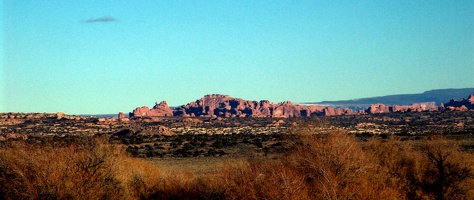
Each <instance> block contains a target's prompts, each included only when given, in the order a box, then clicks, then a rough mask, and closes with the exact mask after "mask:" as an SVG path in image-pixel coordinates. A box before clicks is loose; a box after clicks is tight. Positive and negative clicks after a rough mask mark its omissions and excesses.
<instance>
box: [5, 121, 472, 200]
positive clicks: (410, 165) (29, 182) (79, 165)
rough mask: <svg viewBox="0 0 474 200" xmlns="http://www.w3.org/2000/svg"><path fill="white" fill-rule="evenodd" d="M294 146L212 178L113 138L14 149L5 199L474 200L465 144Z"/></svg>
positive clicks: (311, 140) (319, 140)
mask: <svg viewBox="0 0 474 200" xmlns="http://www.w3.org/2000/svg"><path fill="white" fill-rule="evenodd" d="M286 140H291V143H293V144H294V145H293V147H292V148H291V150H289V151H287V152H284V153H279V154H278V155H277V156H272V157H267V156H250V157H231V156H223V157H222V160H223V162H224V163H225V164H223V165H222V166H221V167H219V168H218V169H216V170H215V171H213V172H212V173H202V174H199V173H195V172H193V171H189V170H182V169H173V168H171V167H169V166H168V167H164V166H160V165H157V164H155V163H153V162H151V161H150V160H147V159H144V158H135V157H132V156H131V155H129V153H127V151H126V148H127V147H126V146H125V145H123V144H111V143H109V141H110V140H109V138H107V137H79V136H78V137H73V138H72V139H71V138H69V140H68V141H65V140H36V141H33V142H32V141H31V140H9V141H6V142H4V143H3V144H2V145H1V147H0V199H474V155H473V153H472V152H469V151H467V150H466V149H465V148H462V146H460V145H459V141H456V140H450V139H446V138H444V137H441V136H430V137H426V138H422V139H419V140H404V141H402V140H400V139H397V138H395V137H394V138H391V137H389V138H386V139H382V138H379V137H372V138H370V139H367V140H360V139H358V138H356V137H355V136H354V135H352V134H349V133H347V132H343V131H337V130H332V131H329V132H326V133H318V132H314V131H308V130H306V129H304V128H301V129H295V130H294V131H293V133H291V134H290V135H289V136H288V137H287V138H286ZM287 142H288V141H287Z"/></svg>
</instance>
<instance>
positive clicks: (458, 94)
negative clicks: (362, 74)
mask: <svg viewBox="0 0 474 200" xmlns="http://www.w3.org/2000/svg"><path fill="white" fill-rule="evenodd" d="M469 94H474V88H461V89H436V90H429V91H426V92H423V93H419V94H396V95H387V96H379V97H369V98H361V99H352V100H339V101H322V102H307V103H304V104H316V105H324V106H332V107H338V108H340V107H344V108H351V109H355V110H362V109H366V108H368V107H370V105H371V104H377V103H381V104H385V105H411V104H414V103H420V102H435V104H436V105H440V104H441V103H446V102H448V101H449V100H450V99H453V98H455V99H460V98H464V97H466V96H468V95H469Z"/></svg>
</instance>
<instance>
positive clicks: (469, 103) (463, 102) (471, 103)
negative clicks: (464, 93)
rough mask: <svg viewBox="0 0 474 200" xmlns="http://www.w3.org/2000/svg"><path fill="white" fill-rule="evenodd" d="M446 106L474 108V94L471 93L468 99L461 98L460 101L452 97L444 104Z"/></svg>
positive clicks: (464, 108) (460, 109)
mask: <svg viewBox="0 0 474 200" xmlns="http://www.w3.org/2000/svg"><path fill="white" fill-rule="evenodd" d="M444 107H445V108H447V109H448V110H459V111H465V110H474V94H471V95H469V97H468V98H467V99H464V98H461V99H460V100H459V101H456V100H455V99H451V101H449V102H448V103H445V104H444Z"/></svg>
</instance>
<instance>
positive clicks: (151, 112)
mask: <svg viewBox="0 0 474 200" xmlns="http://www.w3.org/2000/svg"><path fill="white" fill-rule="evenodd" d="M166 116H173V110H171V109H170V107H169V106H168V103H166V101H162V102H160V103H155V106H153V109H150V108H148V106H142V107H140V108H136V109H135V110H133V112H131V113H130V117H166Z"/></svg>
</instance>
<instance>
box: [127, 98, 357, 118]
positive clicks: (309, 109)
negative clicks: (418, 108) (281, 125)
mask: <svg viewBox="0 0 474 200" xmlns="http://www.w3.org/2000/svg"><path fill="white" fill-rule="evenodd" d="M349 114H354V112H353V111H352V110H350V109H345V108H337V109H335V108H332V107H322V106H305V105H300V104H293V103H292V102H290V101H285V102H281V103H276V104H275V103H270V101H268V100H261V101H250V100H244V99H241V98H233V97H231V96H229V95H220V94H212V95H206V96H204V97H202V98H200V99H198V100H196V101H195V102H190V103H188V104H186V105H183V106H180V107H177V108H175V109H173V110H171V109H170V108H169V107H168V104H166V102H165V101H163V102H161V103H159V104H156V105H155V106H154V107H153V108H152V109H150V108H148V107H147V106H143V107H139V108H136V109H135V110H133V112H131V113H130V117H135V118H137V117H164V116H191V117H199V116H209V117H211V116H218V117H247V116H250V117H275V118H288V117H300V116H321V115H327V116H330V115H349Z"/></svg>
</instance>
